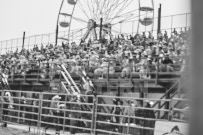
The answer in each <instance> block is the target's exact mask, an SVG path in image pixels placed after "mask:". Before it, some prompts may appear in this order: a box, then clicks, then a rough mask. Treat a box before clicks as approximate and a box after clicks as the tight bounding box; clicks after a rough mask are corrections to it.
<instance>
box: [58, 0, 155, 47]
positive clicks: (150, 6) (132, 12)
mask: <svg viewBox="0 0 203 135" xmlns="http://www.w3.org/2000/svg"><path fill="white" fill-rule="evenodd" d="M135 20H138V21H136V24H133V25H131V26H129V25H128V24H127V25H126V26H123V25H124V24H125V23H127V22H130V21H135ZM153 22H154V1H153V0H67V3H66V2H65V1H64V0H62V3H61V6H60V9H59V14H58V18H57V28H56V44H57V42H58V40H62V41H63V40H65V41H67V42H68V43H71V42H73V41H79V42H81V41H82V42H85V41H87V40H88V39H91V40H93V41H101V40H102V39H104V38H108V39H113V38H114V35H119V34H126V35H127V33H129V31H132V30H133V31H136V32H135V33H138V32H139V30H140V29H141V28H142V30H143V29H144V30H145V31H146V30H147V31H153V26H154V23H153ZM122 26H123V27H124V29H125V32H124V33H123V32H122V33H121V29H122ZM59 29H65V30H67V33H66V35H65V36H64V35H63V36H59V35H58V31H59ZM132 33H133V32H132Z"/></svg>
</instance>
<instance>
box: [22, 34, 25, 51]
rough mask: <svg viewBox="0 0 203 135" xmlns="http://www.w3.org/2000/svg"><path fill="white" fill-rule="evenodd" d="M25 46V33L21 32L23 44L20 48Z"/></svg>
mask: <svg viewBox="0 0 203 135" xmlns="http://www.w3.org/2000/svg"><path fill="white" fill-rule="evenodd" d="M24 45H25V32H23V44H22V48H24Z"/></svg>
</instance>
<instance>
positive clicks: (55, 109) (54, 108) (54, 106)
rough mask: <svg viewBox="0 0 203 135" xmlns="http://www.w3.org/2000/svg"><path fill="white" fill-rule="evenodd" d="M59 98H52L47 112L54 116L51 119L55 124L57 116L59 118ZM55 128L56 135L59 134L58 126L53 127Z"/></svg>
mask: <svg viewBox="0 0 203 135" xmlns="http://www.w3.org/2000/svg"><path fill="white" fill-rule="evenodd" d="M60 99H61V97H60V96H59V95H56V96H54V97H52V101H51V105H50V108H51V109H50V110H49V114H50V115H52V116H54V118H52V121H53V122H54V123H56V124H59V119H58V116H59V113H60V110H59V109H60V106H59V105H60V104H59V101H60ZM55 128H56V134H59V131H60V127H59V126H58V125H56V126H55Z"/></svg>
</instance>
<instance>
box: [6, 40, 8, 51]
mask: <svg viewBox="0 0 203 135" xmlns="http://www.w3.org/2000/svg"><path fill="white" fill-rule="evenodd" d="M7 44H8V40H6V53H7V49H8V47H7Z"/></svg>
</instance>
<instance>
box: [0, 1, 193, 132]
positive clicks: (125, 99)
mask: <svg viewBox="0 0 203 135" xmlns="http://www.w3.org/2000/svg"><path fill="white" fill-rule="evenodd" d="M120 1H122V2H127V1H128V0H127V1H126V0H120ZM63 2H64V1H63ZM114 2H116V1H114ZM122 2H121V3H122ZM139 2H140V1H139ZM151 2H152V7H145V6H141V2H140V3H139V6H138V11H136V13H138V17H139V18H138V20H133V19H134V18H136V17H135V15H136V13H134V14H132V16H131V15H130V14H127V13H128V12H129V11H125V12H123V14H124V15H126V14H127V16H123V15H122V14H121V15H120V16H119V15H117V14H115V13H114V15H115V16H117V17H115V18H118V16H119V17H121V19H120V20H117V21H119V23H118V24H117V26H115V27H113V26H112V27H111V25H112V24H108V23H107V22H106V20H108V17H107V18H105V16H102V15H101V14H99V13H95V14H96V16H100V17H95V18H94V17H93V18H94V19H92V20H88V21H89V23H90V24H89V23H88V24H89V25H88V26H89V27H88V28H86V29H87V31H86V33H84V32H83V30H84V29H83V28H81V29H76V30H74V27H70V26H71V25H72V24H71V22H72V23H74V20H76V21H83V22H84V20H82V19H80V18H77V17H75V15H74V14H73V13H74V11H75V10H76V11H77V6H76V4H77V1H74V0H68V4H69V6H73V9H72V10H71V11H70V13H71V14H70V13H63V12H61V10H60V12H59V17H58V21H57V27H59V26H58V24H60V25H61V26H62V27H65V28H67V27H68V30H66V31H64V32H58V29H59V28H57V32H56V33H49V34H40V35H34V36H30V37H26V38H25V39H24V41H23V39H21V38H19V39H12V40H7V41H2V42H1V45H0V53H1V63H2V66H1V74H2V75H1V79H2V81H1V99H2V100H1V113H0V114H1V115H0V116H1V122H4V124H3V125H2V126H5V122H6V123H8V124H11V125H12V124H22V125H23V126H25V125H26V126H28V127H29V132H34V133H35V134H48V132H51V131H53V132H55V130H56V133H57V134H77V133H83V134H84V133H86V134H93V135H95V134H98V135H99V134H101V135H104V134H107V135H109V134H130V135H138V134H139V135H152V134H154V135H157V134H164V133H165V134H167V132H170V131H171V132H173V130H170V128H171V129H173V128H174V127H175V126H178V125H181V126H179V127H178V132H180V133H182V134H183V133H185V132H186V131H185V130H183V129H181V130H183V131H180V127H183V126H184V127H185V126H187V123H188V110H189V109H188V108H189V107H188V100H187V88H188V87H187V85H188V74H186V71H187V69H188V68H189V67H188V66H187V64H188V62H189V61H190V60H189V59H188V54H187V53H188V50H187V45H188V44H189V43H187V41H188V40H187V38H190V21H189V20H190V14H189V13H186V14H180V15H172V16H166V17H162V19H161V20H162V24H164V21H166V22H170V24H169V25H167V26H168V27H162V30H161V33H159V34H158V35H156V34H155V33H156V30H155V29H156V20H157V18H156V17H154V13H153V12H154V9H153V0H152V1H151ZM101 3H102V2H101ZM80 4H81V5H83V4H84V3H80ZM86 4H87V3H86ZM109 4H112V5H114V4H115V3H109ZM117 4H119V3H117ZM127 4H130V3H127ZM62 6H63V3H62ZM87 6H88V5H87ZM104 6H105V5H104ZM106 6H107V5H106ZM114 6H115V5H114ZM80 8H81V6H80ZM95 8H96V6H95ZM97 8H98V7H97ZM112 8H113V7H112ZM120 8H121V9H122V8H123V7H120ZM135 10H136V9H135ZM119 11H120V10H119V9H118V11H117V12H119ZM103 12H104V11H103ZM141 12H146V13H145V14H144V18H141ZM93 13H94V12H93ZM121 13H122V12H121ZM109 14H110V13H109ZM149 14H152V15H151V16H149ZM61 16H63V17H65V21H64V20H63V21H60V17H61ZM101 16H102V17H103V19H104V20H102V19H100V18H102V17H101ZM109 16H111V17H112V16H113V13H112V14H111V15H109ZM68 17H69V18H68ZM67 18H68V21H67ZM126 18H127V19H126ZM175 18H179V19H177V22H176V21H175V20H176V19H175ZM183 18H184V19H183ZM125 20H126V21H125ZM168 20H170V21H168ZM179 20H185V21H184V24H183V23H181V24H179V23H178V21H179ZM59 21H60V22H59ZM100 21H101V22H100ZM102 21H103V22H102ZM112 21H113V19H112ZM85 22H87V21H85ZM98 22H100V23H101V24H99V23H98ZM102 23H103V24H102ZM129 24H131V25H130V26H132V27H131V28H130V32H129V31H128V30H127V31H126V29H125V27H127V26H125V25H129ZM167 24H168V23H167ZM135 26H137V27H136V29H135ZM141 26H143V29H142V28H141ZM118 27H119V30H118ZM98 28H100V29H98ZM114 28H116V29H117V30H114ZM123 29H124V30H123ZM99 30H100V31H99ZM101 32H102V33H103V35H101ZM147 32H149V34H148V35H145V34H146V33H147ZM90 33H93V36H92V37H93V39H92V37H91V36H90V35H91V34H90ZM162 33H164V34H162ZM78 35H79V36H78ZM96 35H100V39H99V40H98V41H97V42H93V41H91V40H97V36H96ZM130 35H131V36H130ZM134 35H136V36H134ZM88 36H90V37H89V39H88V38H87V37H88ZM108 36H109V37H108ZM127 36H128V37H127ZM108 38H109V39H108ZM101 39H106V42H103V40H101ZM56 40H57V41H56ZM81 41H82V42H81ZM85 41H86V42H85ZM23 42H24V43H23ZM56 42H57V44H55V43H56ZM78 44H80V45H78ZM116 44H117V46H116ZM102 45H103V46H104V47H103V48H105V49H104V53H101V54H100V51H103V50H102V49H103V48H102ZM114 45H115V46H116V47H115V46H114ZM119 45H120V46H119ZM95 46H96V47H95ZM111 46H113V49H112V50H111V49H110V52H108V51H109V50H108V49H109V48H110V47H111ZM123 46H126V47H123ZM129 46H130V47H129ZM154 47H155V48H156V47H157V48H158V51H157V52H161V53H158V54H155V55H153V56H152V48H154ZM98 48H99V49H98ZM119 48H121V51H122V55H121V56H120V57H118V58H117V57H116V54H117V55H118V54H119V51H118V50H119ZM126 48H128V49H126ZM77 49H78V50H81V52H80V54H82V53H83V52H85V54H84V56H81V55H78V52H77ZM165 49H167V51H166V50H165ZM70 50H71V51H70ZM114 51H118V53H114ZM126 52H127V53H126ZM155 52H156V51H155ZM166 52H167V53H166ZM111 53H114V55H111ZM125 53H126V54H125ZM69 54H70V55H69ZM98 54H99V57H97V55H98ZM91 55H92V56H91ZM93 55H96V56H95V57H96V58H92V57H93ZM100 55H101V56H100ZM77 56H79V58H77ZM137 56H140V57H139V58H137ZM168 57H169V58H170V60H171V61H173V62H172V63H170V62H169V63H168V62H167V64H165V63H164V62H163V61H164V60H166V58H168ZM167 60H168V59H167ZM126 61H127V62H126ZM148 61H153V63H155V64H154V65H153V64H152V63H151V64H149V63H148ZM146 62H147V63H146ZM126 63H127V64H126ZM3 99H6V100H5V101H4V100H3ZM174 124H175V125H174ZM164 125H172V126H171V127H169V126H168V127H167V126H165V127H164ZM169 130H170V131H169ZM176 130H177V128H176Z"/></svg>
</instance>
